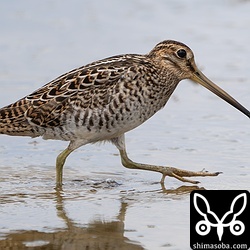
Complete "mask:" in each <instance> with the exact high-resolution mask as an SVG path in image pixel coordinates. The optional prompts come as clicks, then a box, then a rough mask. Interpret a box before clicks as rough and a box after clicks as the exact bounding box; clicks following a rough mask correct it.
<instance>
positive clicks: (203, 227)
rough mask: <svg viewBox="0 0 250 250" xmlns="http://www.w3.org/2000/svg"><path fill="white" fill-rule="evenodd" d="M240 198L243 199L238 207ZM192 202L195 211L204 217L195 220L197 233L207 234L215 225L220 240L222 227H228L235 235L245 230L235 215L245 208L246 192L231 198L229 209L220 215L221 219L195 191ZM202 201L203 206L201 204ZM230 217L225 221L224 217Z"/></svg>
mask: <svg viewBox="0 0 250 250" xmlns="http://www.w3.org/2000/svg"><path fill="white" fill-rule="evenodd" d="M240 199H243V205H242V207H241V208H240V209H239V208H238V207H239V206H238V205H239V204H240ZM198 200H200V201H199V202H200V203H199V204H200V208H199V206H198ZM193 203H194V207H195V209H196V211H197V212H198V213H199V214H200V215H201V216H202V217H203V218H204V219H202V220H200V221H199V222H197V224H196V226H195V230H196V232H197V233H198V234H199V235H202V236H204V235H207V234H208V233H209V232H210V230H211V227H215V228H217V235H218V238H219V241H221V239H222V235H223V233H224V227H229V229H230V232H231V233H232V234H233V235H236V236H238V235H241V234H243V232H244V231H245V225H244V224H243V222H242V221H240V220H237V216H239V215H240V214H241V213H242V212H243V211H244V209H245V208H246V205H247V195H246V193H242V194H239V195H237V196H236V197H235V198H234V199H233V201H232V203H231V206H230V210H229V211H227V212H226V213H225V214H224V215H223V216H222V218H221V219H219V218H218V216H217V215H216V214H215V213H214V212H213V211H211V210H210V205H209V203H208V201H207V199H206V198H205V197H204V196H203V195H201V194H199V193H195V194H194V197H193ZM202 203H203V206H201V205H202ZM236 203H238V205H237V207H236V206H235V204H236ZM204 204H205V206H204ZM204 208H205V209H204ZM237 209H238V210H237ZM204 210H205V211H204ZM230 218H231V220H230V222H227V223H225V220H226V219H227V220H229V219H230Z"/></svg>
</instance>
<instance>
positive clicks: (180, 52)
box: [177, 49, 187, 58]
mask: <svg viewBox="0 0 250 250" xmlns="http://www.w3.org/2000/svg"><path fill="white" fill-rule="evenodd" d="M186 55H187V52H186V50H184V49H179V50H178V51H177V56H178V57H179V58H185V57H186Z"/></svg>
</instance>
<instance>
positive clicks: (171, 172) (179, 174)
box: [112, 135, 221, 184]
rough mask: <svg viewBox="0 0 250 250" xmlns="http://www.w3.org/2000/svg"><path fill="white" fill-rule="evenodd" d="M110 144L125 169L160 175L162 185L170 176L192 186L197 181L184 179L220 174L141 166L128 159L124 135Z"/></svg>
mask: <svg viewBox="0 0 250 250" xmlns="http://www.w3.org/2000/svg"><path fill="white" fill-rule="evenodd" d="M112 143H113V144H114V145H115V146H116V147H117V148H118V150H119V152H120V156H121V161H122V165H123V166H124V167H126V168H132V169H141V170H149V171H154V172H159V173H161V174H162V178H161V183H164V180H165V177H166V176H170V177H174V178H176V179H178V180H180V181H183V182H190V183H193V184H197V183H199V181H193V180H190V179H187V178H184V177H193V176H203V177H204V176H217V175H218V174H220V173H221V172H215V173H209V172H207V171H204V170H202V171H198V172H193V171H188V170H182V169H179V168H174V167H164V166H157V165H150V164H142V163H137V162H133V161H132V160H130V159H129V158H128V155H127V152H126V148H125V138H124V135H122V136H120V137H117V138H114V139H112Z"/></svg>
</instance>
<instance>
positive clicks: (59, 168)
mask: <svg viewBox="0 0 250 250" xmlns="http://www.w3.org/2000/svg"><path fill="white" fill-rule="evenodd" d="M86 143H87V142H86V141H85V140H76V141H71V142H70V143H69V146H68V147H67V148H66V149H65V150H63V151H62V153H60V154H59V155H58V156H57V158H56V189H59V190H60V189H61V188H62V178H63V165H64V163H65V161H66V159H67V157H68V156H69V154H70V153H72V152H73V151H74V150H75V149H77V148H79V147H81V146H82V145H84V144H86Z"/></svg>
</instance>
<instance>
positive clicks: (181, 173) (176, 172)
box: [160, 167, 222, 184]
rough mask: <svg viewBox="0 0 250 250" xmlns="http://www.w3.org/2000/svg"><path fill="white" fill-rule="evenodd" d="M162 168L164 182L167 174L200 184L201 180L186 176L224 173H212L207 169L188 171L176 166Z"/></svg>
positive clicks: (162, 180) (180, 179) (162, 181)
mask: <svg viewBox="0 0 250 250" xmlns="http://www.w3.org/2000/svg"><path fill="white" fill-rule="evenodd" d="M161 170H162V171H160V172H161V173H162V178H161V183H164V180H165V177H166V176H170V177H174V178H176V179H178V180H179V181H183V182H189V183H192V184H198V183H199V181H193V180H190V179H187V178H184V177H194V176H201V177H205V176H217V175H219V174H221V173H222V172H214V173H210V172H208V171H206V170H205V169H202V170H201V171H197V172H194V171H188V170H183V169H179V168H174V167H162V169H161Z"/></svg>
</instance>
